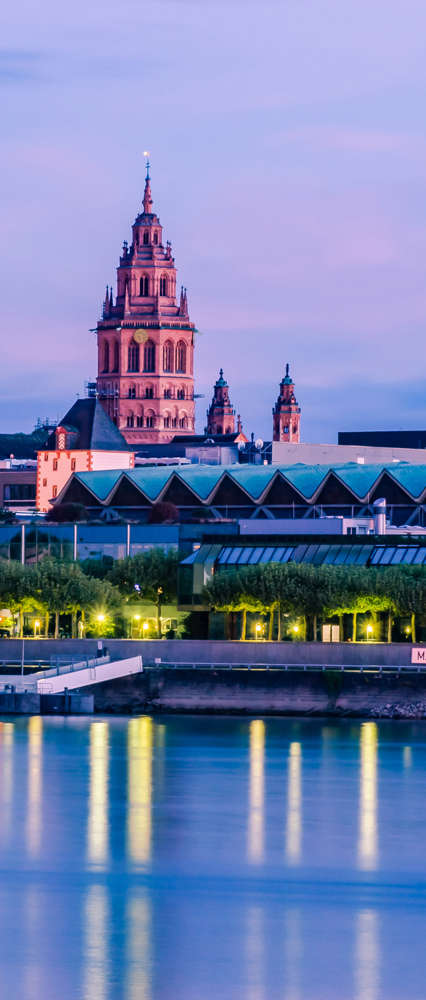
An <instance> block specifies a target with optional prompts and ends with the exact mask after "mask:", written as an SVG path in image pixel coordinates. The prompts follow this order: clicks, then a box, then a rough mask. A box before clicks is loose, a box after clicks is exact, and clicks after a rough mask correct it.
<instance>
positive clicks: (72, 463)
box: [71, 458, 76, 472]
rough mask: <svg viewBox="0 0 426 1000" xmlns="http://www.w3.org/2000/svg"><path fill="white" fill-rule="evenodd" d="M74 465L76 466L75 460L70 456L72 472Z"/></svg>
mask: <svg viewBox="0 0 426 1000" xmlns="http://www.w3.org/2000/svg"><path fill="white" fill-rule="evenodd" d="M75 467H76V460H75V458H72V459H71V471H72V472H75Z"/></svg>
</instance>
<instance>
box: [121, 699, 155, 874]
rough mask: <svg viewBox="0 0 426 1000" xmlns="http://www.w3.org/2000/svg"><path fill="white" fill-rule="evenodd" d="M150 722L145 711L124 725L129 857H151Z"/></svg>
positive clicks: (143, 859)
mask: <svg viewBox="0 0 426 1000" xmlns="http://www.w3.org/2000/svg"><path fill="white" fill-rule="evenodd" d="M152 745H153V723H152V719H151V718H150V717H149V716H148V715H144V716H142V717H141V718H140V719H131V720H130V722H129V724H128V727H127V849H128V852H129V854H130V857H131V859H132V861H134V862H136V863H137V864H143V863H144V862H146V861H148V860H149V858H150V857H151V808H152Z"/></svg>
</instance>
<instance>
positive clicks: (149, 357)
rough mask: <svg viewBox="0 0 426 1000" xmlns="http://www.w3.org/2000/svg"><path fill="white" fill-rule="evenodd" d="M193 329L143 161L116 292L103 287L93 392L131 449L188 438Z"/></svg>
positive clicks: (190, 430)
mask: <svg viewBox="0 0 426 1000" xmlns="http://www.w3.org/2000/svg"><path fill="white" fill-rule="evenodd" d="M194 331H195V326H194V324H193V323H191V321H190V319H189V313H188V301H187V295H186V289H185V288H182V289H181V291H180V296H179V302H178V301H177V298H176V267H175V261H174V257H173V256H172V248H171V244H170V243H169V242H167V243H166V245H165V246H164V244H163V228H162V226H161V224H160V220H159V218H158V216H157V215H156V214H155V212H154V211H153V202H152V194H151V181H150V174H149V163H148V164H147V171H146V180H145V191H144V197H143V210H142V212H140V214H139V215H138V216H137V217H136V219H135V222H134V223H133V227H132V242H131V244H130V246H129V245H128V244H127V242H125V243H124V244H123V249H122V253H121V256H120V262H119V266H118V268H117V292H116V296H115V298H114V295H113V290H112V288H111V289H109V288H107V292H106V296H105V301H104V304H103V312H102V318H101V319H100V320H99V322H98V325H97V339H98V377H97V394H98V398H99V400H100V402H101V403H102V406H103V407H104V409H105V411H106V413H107V414H108V416H109V417H110V418H111V420H113V422H114V423H115V424H116V426H117V427H118V429H119V430H120V431H121V433H122V435H123V437H124V438H125V439H126V441H127V443H128V444H130V445H132V446H133V445H135V446H137V445H138V444H146V443H151V444H157V443H167V442H168V441H170V440H171V439H172V438H173V437H174V435H176V434H179V435H181V434H193V433H194V429H195V410H194Z"/></svg>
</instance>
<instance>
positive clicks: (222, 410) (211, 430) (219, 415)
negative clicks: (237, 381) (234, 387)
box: [205, 368, 235, 434]
mask: <svg viewBox="0 0 426 1000" xmlns="http://www.w3.org/2000/svg"><path fill="white" fill-rule="evenodd" d="M205 432H206V434H234V433H235V410H234V408H233V406H232V404H231V402H230V399H229V391H228V383H227V381H226V379H225V378H224V377H223V368H221V369H220V372H219V378H218V379H217V381H216V382H215V384H214V387H213V399H212V401H211V404H210V406H209V409H208V410H207V425H206V428H205Z"/></svg>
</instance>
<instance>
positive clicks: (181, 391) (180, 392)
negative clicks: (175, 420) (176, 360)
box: [176, 385, 185, 399]
mask: <svg viewBox="0 0 426 1000" xmlns="http://www.w3.org/2000/svg"><path fill="white" fill-rule="evenodd" d="M176 399H185V389H184V386H183V385H182V386H181V387H180V389H178V390H177V392H176Z"/></svg>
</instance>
